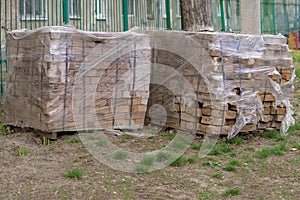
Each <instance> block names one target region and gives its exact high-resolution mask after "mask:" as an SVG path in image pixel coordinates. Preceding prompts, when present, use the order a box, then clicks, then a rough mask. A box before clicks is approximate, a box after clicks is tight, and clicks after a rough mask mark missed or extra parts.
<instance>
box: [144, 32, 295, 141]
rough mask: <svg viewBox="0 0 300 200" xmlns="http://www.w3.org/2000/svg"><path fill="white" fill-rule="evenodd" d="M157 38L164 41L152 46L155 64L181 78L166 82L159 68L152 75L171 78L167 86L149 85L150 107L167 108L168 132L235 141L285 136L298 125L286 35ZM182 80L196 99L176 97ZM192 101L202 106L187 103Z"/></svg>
mask: <svg viewBox="0 0 300 200" xmlns="http://www.w3.org/2000/svg"><path fill="white" fill-rule="evenodd" d="M182 34H184V36H182ZM176 35H181V36H176ZM155 37H156V38H159V37H160V38H161V39H160V40H159V41H158V42H157V43H153V44H152V48H153V49H154V50H153V52H154V53H153V60H152V62H153V63H154V64H155V65H159V64H162V65H165V66H170V67H172V68H174V69H175V70H177V71H178V73H179V74H180V75H181V76H179V75H178V74H177V75H174V76H173V77H171V78H167V77H168V76H166V74H165V73H164V70H165V69H162V70H161V71H159V69H158V67H157V68H156V69H155V71H153V72H152V79H155V78H153V77H157V76H159V74H161V76H162V77H166V78H165V80H166V81H165V84H163V85H158V84H151V85H150V94H151V95H150V99H149V107H151V106H153V105H155V104H162V105H164V107H165V108H166V113H167V119H166V120H165V121H166V122H165V124H166V127H171V128H176V129H178V128H180V129H183V130H190V131H196V132H198V133H203V134H206V133H209V134H219V133H220V134H229V135H230V136H234V135H236V134H237V133H239V132H252V131H257V130H265V129H280V128H281V129H282V131H283V132H285V131H286V128H287V127H288V126H289V125H291V124H292V123H293V118H292V116H291V115H292V111H291V105H290V101H289V100H290V99H291V98H292V96H293V79H294V75H293V74H294V67H293V61H292V53H291V51H289V49H288V46H287V45H286V38H284V37H283V36H280V35H279V36H271V35H266V36H255V35H243V34H234V33H209V32H208V33H207V32H206V33H204V32H200V33H182V32H177V33H176V32H172V33H157V34H156V36H155ZM176 37H177V41H176ZM173 38H175V39H173ZM178 38H179V39H178ZM163 47H165V48H166V49H163ZM167 49H169V50H167ZM176 49H181V50H180V51H177V50H176ZM178 54H179V55H178ZM197 54H198V55H197ZM197 59H198V66H195V64H193V63H196V62H195V61H194V60H197ZM196 64H197V63H196ZM157 71H159V72H157ZM165 71H166V70H165ZM156 79H157V78H156ZM183 80H184V81H187V82H188V83H189V84H190V88H189V91H192V90H193V92H194V94H193V95H191V94H189V95H187V93H183V92H179V93H178V92H174V90H173V89H172V88H178V87H182V86H183V85H184V81H183ZM151 82H152V83H153V82H155V81H153V80H152V81H151ZM170 85H172V86H173V87H172V86H171V87H170ZM172 90H173V91H172ZM182 90H186V89H185V87H182ZM187 96H190V101H189V102H198V104H193V103H188V102H187V100H186V99H189V98H187ZM157 124H158V125H162V124H160V123H157Z"/></svg>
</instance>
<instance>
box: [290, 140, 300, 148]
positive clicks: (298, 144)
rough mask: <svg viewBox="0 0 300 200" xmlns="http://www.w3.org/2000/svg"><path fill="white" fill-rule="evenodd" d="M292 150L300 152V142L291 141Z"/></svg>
mask: <svg viewBox="0 0 300 200" xmlns="http://www.w3.org/2000/svg"><path fill="white" fill-rule="evenodd" d="M292 148H295V149H298V150H300V142H297V141H295V140H293V141H292Z"/></svg>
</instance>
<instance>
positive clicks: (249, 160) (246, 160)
mask: <svg viewBox="0 0 300 200" xmlns="http://www.w3.org/2000/svg"><path fill="white" fill-rule="evenodd" d="M253 162H254V160H253V158H252V157H250V156H246V158H245V163H253Z"/></svg>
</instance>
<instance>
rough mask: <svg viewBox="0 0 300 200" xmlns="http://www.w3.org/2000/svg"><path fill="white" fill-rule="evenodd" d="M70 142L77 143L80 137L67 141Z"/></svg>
mask: <svg viewBox="0 0 300 200" xmlns="http://www.w3.org/2000/svg"><path fill="white" fill-rule="evenodd" d="M69 143H70V144H77V143H80V139H79V138H72V139H71V140H70V141H69Z"/></svg>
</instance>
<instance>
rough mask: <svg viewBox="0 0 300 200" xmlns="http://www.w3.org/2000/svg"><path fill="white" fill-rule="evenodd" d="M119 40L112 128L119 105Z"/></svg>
mask: <svg viewBox="0 0 300 200" xmlns="http://www.w3.org/2000/svg"><path fill="white" fill-rule="evenodd" d="M119 42H120V41H119V40H118V51H117V52H118V55H117V62H116V79H115V90H116V91H115V96H114V105H113V106H114V109H113V119H112V128H114V127H115V120H116V109H117V108H116V106H117V98H118V87H117V84H118V81H119V62H120V49H119Z"/></svg>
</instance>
